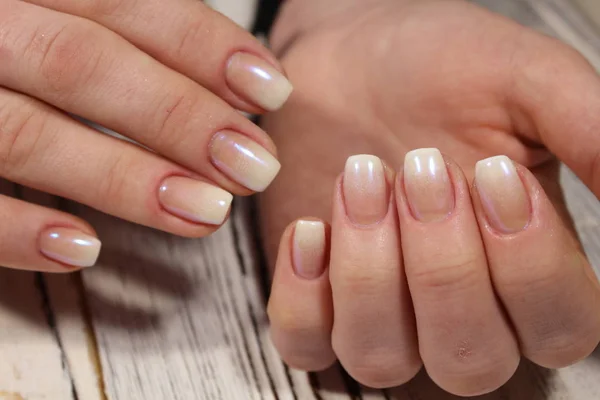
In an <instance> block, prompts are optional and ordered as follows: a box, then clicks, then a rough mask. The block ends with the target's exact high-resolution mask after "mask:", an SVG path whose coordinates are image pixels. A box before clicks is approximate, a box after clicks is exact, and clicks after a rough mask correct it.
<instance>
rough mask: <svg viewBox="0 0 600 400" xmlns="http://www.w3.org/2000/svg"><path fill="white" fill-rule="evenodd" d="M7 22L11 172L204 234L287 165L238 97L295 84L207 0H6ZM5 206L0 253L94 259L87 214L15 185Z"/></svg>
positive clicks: (279, 98) (3, 173)
mask: <svg viewBox="0 0 600 400" xmlns="http://www.w3.org/2000/svg"><path fill="white" fill-rule="evenodd" d="M0 26H2V29H1V30H0V54H1V55H2V66H0V178H4V179H7V180H9V181H12V182H15V183H18V184H21V185H25V186H29V187H31V188H34V189H37V190H41V191H45V192H48V193H50V194H53V195H58V196H61V197H64V198H68V199H71V200H75V201H77V202H80V203H83V204H86V205H88V206H90V207H93V208H96V209H98V210H101V211H103V212H105V213H108V214H112V215H114V216H117V217H120V218H123V219H126V220H129V221H131V222H135V223H138V224H142V225H146V226H149V227H152V228H155V229H159V230H163V231H166V232H171V233H173V234H177V235H180V236H188V237H202V236H206V235H209V234H211V233H212V232H214V231H215V230H216V229H218V227H219V226H220V225H221V224H222V223H223V222H225V220H226V219H227V217H228V215H229V208H230V204H231V200H232V197H233V195H249V194H252V193H255V192H257V191H261V190H264V188H265V187H266V186H268V184H269V183H270V182H271V180H272V179H273V178H274V177H275V175H276V174H277V172H278V170H279V162H278V161H277V158H276V149H275V146H274V144H273V142H272V141H271V139H270V138H269V136H268V135H267V134H266V133H265V132H264V131H263V130H262V129H260V128H259V127H258V126H256V125H254V124H253V123H251V122H250V121H249V120H248V119H247V118H245V117H244V116H243V115H242V114H241V113H239V112H238V110H243V111H247V112H251V113H259V114H260V113H262V112H264V111H268V110H275V109H277V108H279V107H281V105H282V104H283V103H284V102H285V101H286V99H287V97H288V96H289V94H290V92H291V89H292V87H291V85H290V83H289V81H288V80H287V79H286V78H285V76H284V74H283V70H282V68H281V66H280V64H279V63H278V62H277V60H276V59H275V57H274V56H273V55H272V54H271V52H270V51H268V50H267V49H266V48H265V47H263V46H262V45H261V44H260V42H259V41H258V40H256V39H255V38H254V37H253V36H252V35H251V34H249V33H248V32H246V31H244V30H243V29H242V28H240V27H238V26H237V25H235V24H234V23H233V22H232V21H230V20H228V19H227V18H225V17H224V16H222V15H221V14H219V13H217V12H215V11H212V10H211V9H210V8H208V7H207V6H205V5H204V4H203V3H202V2H199V1H195V0H175V1H163V0H152V1H136V0H84V1H81V0H27V1H19V0H5V1H2V2H1V3H0ZM72 114H74V115H78V116H80V117H83V118H85V119H87V120H89V121H91V122H94V123H96V124H98V125H101V126H104V127H106V128H109V129H112V130H114V131H116V132H118V133H120V134H121V135H123V136H125V137H126V138H128V139H131V140H133V141H136V142H138V143H141V144H143V145H144V146H145V148H142V147H140V146H136V145H132V144H130V143H128V142H125V141H122V140H117V139H115V138H112V137H109V136H107V135H103V134H100V133H99V132H97V131H95V130H94V129H92V128H90V127H89V126H86V125H84V124H83V123H81V122H80V121H79V120H78V119H75V118H72V117H71V115H72ZM240 165H242V166H244V168H243V169H241V168H240V167H239V166H240ZM0 210H1V211H0V265H3V266H7V267H11V268H17V269H28V270H37V271H45V272H71V271H74V270H77V269H79V268H82V267H89V266H92V265H94V263H95V262H96V259H97V257H98V255H99V252H100V248H101V243H100V241H99V240H98V239H97V238H96V235H95V233H94V230H93V228H92V227H90V226H89V225H88V224H87V223H86V222H85V221H82V220H81V219H79V218H76V217H74V216H71V215H67V214H65V213H61V212H58V211H56V210H51V209H47V208H43V207H38V206H35V205H32V204H29V203H26V202H22V201H20V200H17V199H14V198H9V197H4V196H1V197H0Z"/></svg>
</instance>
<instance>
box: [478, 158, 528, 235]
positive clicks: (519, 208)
mask: <svg viewBox="0 0 600 400" xmlns="http://www.w3.org/2000/svg"><path fill="white" fill-rule="evenodd" d="M475 186H476V187H477V190H478V192H479V197H480V198H481V204H483V209H484V210H485V214H486V216H487V219H488V221H489V223H490V224H491V225H492V227H493V228H494V229H496V230H497V231H499V232H502V233H515V232H519V231H521V230H523V229H524V228H525V227H526V226H527V224H528V223H529V219H530V218H531V211H530V203H529V196H528V195H527V191H526V190H525V186H523V182H522V181H521V178H520V177H519V174H518V173H517V169H516V168H515V166H514V164H513V162H512V161H511V160H510V158H508V157H506V156H497V157H491V158H487V159H485V160H482V161H479V162H478V163H477V165H476V166H475Z"/></svg>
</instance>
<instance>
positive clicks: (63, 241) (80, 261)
mask: <svg viewBox="0 0 600 400" xmlns="http://www.w3.org/2000/svg"><path fill="white" fill-rule="evenodd" d="M39 245H40V251H41V252H42V254H43V255H45V256H46V257H48V258H51V259H53V260H54V261H58V262H61V263H63V264H68V265H72V266H73V267H80V268H84V267H91V266H93V265H94V264H96V261H97V260H98V255H99V254H100V247H101V246H102V243H100V241H99V240H98V239H97V238H95V237H94V236H90V235H88V234H85V233H83V232H81V231H78V230H76V229H69V228H51V229H48V230H46V231H45V232H43V233H42V235H41V236H40V242H39Z"/></svg>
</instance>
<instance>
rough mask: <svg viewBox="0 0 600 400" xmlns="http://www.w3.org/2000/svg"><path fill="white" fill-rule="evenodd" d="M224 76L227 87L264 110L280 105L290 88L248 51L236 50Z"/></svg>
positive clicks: (289, 84) (279, 74) (271, 67)
mask: <svg viewBox="0 0 600 400" xmlns="http://www.w3.org/2000/svg"><path fill="white" fill-rule="evenodd" d="M226 78H227V83H228V85H229V87H230V88H231V90H233V91H234V92H236V93H237V94H238V95H240V96H242V97H244V98H245V99H246V100H248V101H250V102H252V103H255V104H256V105H258V106H260V107H262V108H264V109H265V110H267V111H275V110H278V109H279V108H281V106H283V104H284V103H285V102H286V101H287V99H288V98H289V97H290V94H291V93H292V90H293V87H292V84H291V83H290V81H288V80H287V78H286V77H285V76H283V74H282V73H281V72H279V71H278V70H277V69H275V68H274V67H273V66H272V65H271V64H269V63H267V62H266V61H264V60H262V59H261V58H258V57H256V56H254V55H252V54H249V53H241V52H240V53H236V54H234V55H233V56H232V57H231V59H230V60H229V63H228V64H227V72H226Z"/></svg>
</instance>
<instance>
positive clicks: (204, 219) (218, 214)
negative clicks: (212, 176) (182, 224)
mask: <svg viewBox="0 0 600 400" xmlns="http://www.w3.org/2000/svg"><path fill="white" fill-rule="evenodd" d="M158 198H159V201H160V203H161V204H162V206H163V207H164V209H165V210H167V211H168V212H170V213H171V214H173V215H176V216H178V217H179V218H183V219H186V220H188V221H191V222H196V223H200V224H209V225H221V224H222V223H223V222H224V221H225V218H226V217H227V215H228V214H229V208H230V206H231V201H232V200H233V196H232V195H231V193H229V192H226V191H225V190H223V189H220V188H218V187H216V186H213V185H211V184H208V183H206V182H201V181H197V180H194V179H190V178H185V177H181V176H172V177H169V178H167V179H165V180H164V181H163V183H162V184H161V186H160V189H159V192H158Z"/></svg>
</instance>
